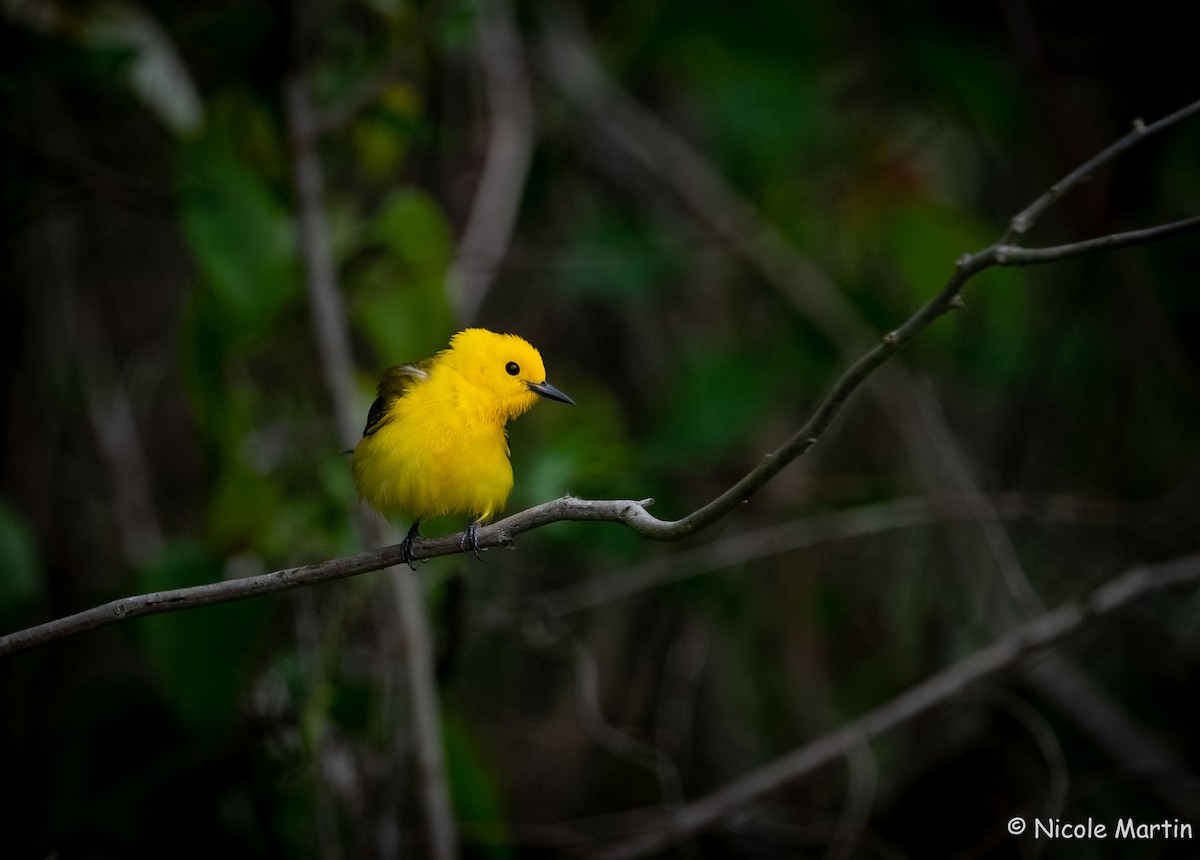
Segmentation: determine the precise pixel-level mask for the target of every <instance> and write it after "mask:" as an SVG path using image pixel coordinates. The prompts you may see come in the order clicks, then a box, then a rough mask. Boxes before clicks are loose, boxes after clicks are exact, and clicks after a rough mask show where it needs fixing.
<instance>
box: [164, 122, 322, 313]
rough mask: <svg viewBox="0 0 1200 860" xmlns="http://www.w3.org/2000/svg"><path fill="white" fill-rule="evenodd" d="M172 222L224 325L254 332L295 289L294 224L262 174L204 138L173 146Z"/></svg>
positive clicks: (211, 139)
mask: <svg viewBox="0 0 1200 860" xmlns="http://www.w3.org/2000/svg"><path fill="white" fill-rule="evenodd" d="M176 195H177V201H178V205H179V215H180V223H181V225H182V227H183V232H184V235H185V237H186V238H187V241H188V245H189V247H190V248H191V251H192V255H193V257H194V259H195V261H196V265H197V267H198V268H199V269H200V271H201V273H202V274H203V276H204V280H205V283H206V285H207V286H208V287H209V289H210V290H211V292H212V294H213V296H214V297H215V298H216V300H217V302H218V304H219V305H220V307H221V310H222V311H223V312H224V313H225V314H226V316H227V318H228V319H227V324H228V325H231V326H239V327H245V328H250V329H252V330H255V331H261V330H263V329H265V328H266V327H267V325H269V323H270V322H271V321H272V320H273V318H274V317H275V316H276V314H278V312H279V310H280V309H281V308H282V307H283V305H284V303H285V302H286V301H287V300H288V299H289V298H290V297H291V296H292V295H293V294H294V293H295V292H296V290H297V287H298V284H299V280H298V277H297V267H296V259H295V242H296V238H295V225H294V223H293V221H292V219H291V217H290V214H289V213H288V211H287V210H286V209H285V208H284V207H283V206H282V205H281V204H280V203H279V201H278V200H276V198H275V195H274V193H273V191H272V189H271V187H270V186H269V185H268V184H267V181H266V179H265V178H264V177H263V175H262V174H260V173H258V172H256V171H255V170H253V169H251V168H250V167H249V166H248V165H246V164H244V163H242V162H241V161H240V160H239V158H238V157H237V156H236V155H235V154H234V152H233V151H232V149H230V148H229V147H228V146H226V145H225V144H224V143H223V142H221V141H220V140H217V139H215V137H214V136H212V135H210V136H207V137H206V138H204V139H201V140H197V141H195V142H193V143H189V144H186V145H184V146H181V147H180V149H179V154H178V159H177V192H176Z"/></svg>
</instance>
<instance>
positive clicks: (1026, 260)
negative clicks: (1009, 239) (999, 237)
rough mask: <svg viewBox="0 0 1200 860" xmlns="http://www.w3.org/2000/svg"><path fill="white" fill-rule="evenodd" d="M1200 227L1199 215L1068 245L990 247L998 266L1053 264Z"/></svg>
mask: <svg viewBox="0 0 1200 860" xmlns="http://www.w3.org/2000/svg"><path fill="white" fill-rule="evenodd" d="M1197 229H1200V215H1198V216H1195V217H1192V218H1184V219H1182V220H1180V221H1172V222H1171V223H1169V224H1159V225H1158V226H1155V227H1147V228H1145V229H1143V230H1130V231H1129V232H1127V233H1113V234H1111V235H1109V236H1100V237H1098V238H1095V239H1085V240H1084V241H1082V242H1073V243H1071V244H1069V245H1055V246H1054V247H1051V248H1021V247H1018V246H1016V245H1005V244H1001V245H997V246H996V247H995V249H994V251H995V256H996V265H998V266H1036V265H1040V264H1042V263H1057V262H1058V261H1059V260H1066V259H1069V258H1071V257H1079V256H1081V255H1083V254H1091V253H1093V252H1095V251H1107V250H1110V249H1112V248H1124V247H1127V246H1129V245H1144V244H1146V243H1147V242H1156V241H1158V240H1160V239H1169V238H1171V237H1173V236H1181V235H1183V234H1184V233H1192V232H1195V231H1196V230H1197Z"/></svg>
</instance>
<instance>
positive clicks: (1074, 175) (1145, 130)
mask: <svg viewBox="0 0 1200 860" xmlns="http://www.w3.org/2000/svg"><path fill="white" fill-rule="evenodd" d="M1197 111H1200V101H1196V102H1192V103H1191V104H1190V105H1185V106H1184V107H1182V108H1180V109H1179V110H1177V111H1175V112H1174V113H1172V114H1168V115H1167V116H1165V117H1163V118H1162V119H1160V120H1158V121H1156V122H1153V123H1151V124H1150V125H1146V123H1145V122H1144V121H1143V120H1141V119H1136V120H1134V121H1133V127H1132V128H1131V129H1130V130H1129V132H1128V133H1127V134H1126V135H1125V136H1124V137H1121V138H1120V139H1118V140H1117V141H1115V142H1114V143H1112V144H1111V145H1109V146H1108V148H1106V149H1104V150H1102V151H1101V152H1099V153H1097V154H1096V155H1094V156H1093V157H1092V158H1090V159H1088V160H1087V161H1085V162H1084V163H1083V164H1081V165H1079V167H1076V168H1075V169H1074V170H1072V171H1071V172H1070V173H1068V174H1067V175H1066V176H1064V177H1063V178H1062V179H1061V180H1059V181H1058V182H1056V183H1055V184H1054V185H1051V186H1050V188H1049V190H1047V191H1046V193H1045V194H1043V195H1042V196H1041V197H1039V198H1038V199H1037V200H1035V201H1033V203H1031V204H1029V206H1027V207H1026V208H1025V209H1023V210H1022V211H1021V212H1019V213H1018V214H1017V215H1015V216H1013V218H1012V220H1011V221H1010V222H1009V229H1008V232H1007V233H1005V234H1004V238H1003V239H1001V240H1000V242H1001V244H1007V243H1008V242H1010V241H1012V239H1013V238H1014V237H1016V236H1023V235H1024V234H1025V233H1027V232H1029V230H1030V228H1032V227H1033V225H1034V223H1035V222H1036V221H1037V219H1038V218H1039V217H1041V215H1042V213H1043V212H1045V211H1046V210H1047V209H1049V208H1050V207H1051V206H1052V205H1054V203H1056V202H1057V201H1058V200H1059V199H1061V198H1062V196H1063V195H1064V194H1066V193H1067V192H1068V191H1070V190H1071V189H1073V188H1075V187H1076V186H1078V185H1081V184H1083V183H1084V182H1086V181H1087V180H1088V179H1089V178H1090V177H1091V175H1092V174H1093V173H1095V172H1096V171H1097V170H1098V169H1099V168H1101V167H1103V166H1104V165H1106V164H1108V163H1109V162H1111V161H1115V160H1116V159H1117V156H1119V155H1121V154H1122V153H1124V152H1125V151H1126V150H1128V149H1130V148H1132V147H1133V146H1134V145H1135V144H1137V143H1139V142H1141V141H1142V140H1144V139H1145V138H1147V137H1149V136H1150V135H1152V134H1155V133H1156V132H1160V131H1163V130H1164V129H1167V128H1170V127H1171V126H1173V125H1176V124H1177V123H1179V122H1182V121H1183V120H1185V119H1187V118H1188V117H1190V116H1191V115H1192V114H1194V113H1196V112H1197Z"/></svg>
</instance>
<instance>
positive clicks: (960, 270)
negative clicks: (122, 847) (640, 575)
mask: <svg viewBox="0 0 1200 860" xmlns="http://www.w3.org/2000/svg"><path fill="white" fill-rule="evenodd" d="M1198 104H1200V103H1198ZM1189 113H1190V111H1177V112H1176V113H1175V114H1172V115H1171V116H1170V117H1167V118H1166V120H1163V121H1160V122H1158V123H1155V124H1154V125H1153V126H1147V127H1146V128H1147V129H1153V130H1155V131H1158V130H1161V129H1162V128H1165V127H1167V125H1168V124H1169V123H1168V122H1167V121H1168V120H1170V121H1171V122H1175V121H1178V119H1180V118H1182V117H1183V116H1186V115H1189ZM1145 137H1146V135H1145V134H1142V135H1139V136H1138V138H1137V140H1142V139H1144V138H1145ZM1121 151H1123V150H1121ZM1105 152H1106V153H1112V154H1110V155H1109V156H1108V157H1109V158H1112V157H1114V156H1115V152H1114V151H1113V149H1112V147H1110V148H1109V149H1108V150H1105ZM1093 162H1095V159H1093ZM1197 229H1200V218H1193V219H1188V220H1186V221H1179V222H1175V223H1174V224H1170V225H1163V227H1161V228H1151V229H1148V230H1140V231H1134V232H1130V233H1118V234H1113V235H1112V236H1108V237H1102V238H1101V239H1095V240H1089V241H1088V242H1086V243H1077V244H1074V245H1061V246H1058V247H1056V248H1043V249H1035V250H1034V252H1033V253H1034V257H1033V258H1030V259H1028V260H1024V259H1022V257H1021V254H1022V253H1028V251H1027V250H1026V249H1019V248H1013V247H1012V246H1008V245H1000V244H997V245H992V246H991V247H989V248H985V249H984V250H982V251H979V252H978V253H975V254H964V255H963V256H962V257H960V258H959V259H958V261H957V263H956V264H955V268H954V271H953V273H952V274H951V275H950V278H949V279H948V280H947V281H946V283H945V285H944V286H943V287H942V289H941V290H940V291H939V292H938V293H937V294H936V295H935V296H934V297H933V298H932V299H931V300H930V301H929V302H927V303H926V304H925V305H924V306H923V307H921V308H920V309H919V310H918V311H917V312H916V313H914V314H913V315H912V316H911V317H909V318H908V319H907V320H906V321H905V322H904V323H903V324H902V325H900V326H899V327H898V328H896V329H894V330H893V331H891V332H889V333H888V334H887V335H885V336H884V337H883V339H882V340H881V341H879V342H878V343H877V344H876V345H875V346H874V347H873V348H872V349H871V350H869V351H868V352H867V353H866V354H864V355H863V356H862V357H860V358H859V359H858V360H857V361H855V362H854V363H853V364H851V365H850V367H849V368H848V369H847V370H846V371H845V372H844V373H843V374H842V375H841V377H840V378H839V379H838V380H837V381H836V382H835V383H834V385H833V388H832V389H831V390H830V392H829V394H828V395H826V397H825V399H824V400H823V401H822V402H821V403H820V405H819V406H818V407H817V409H816V411H815V412H814V413H813V415H812V417H811V418H810V419H809V420H808V421H807V422H805V424H804V426H802V427H801V428H800V429H799V430H798V431H797V432H796V433H795V434H793V435H792V437H791V438H790V439H788V440H787V441H786V442H785V443H784V444H783V445H781V446H780V447H779V448H777V449H776V450H774V451H772V452H770V453H769V454H767V455H766V456H765V457H763V459H762V461H761V462H760V463H759V464H758V465H757V466H756V467H755V468H753V469H751V470H750V471H749V472H748V473H747V474H746V475H744V476H743V477H742V478H741V479H740V480H738V481H737V482H736V483H734V484H733V486H731V487H730V488H729V489H728V490H726V491H725V492H724V493H722V494H721V495H719V496H718V497H717V498H715V499H713V500H712V501H711V502H709V503H708V504H706V505H704V506H702V507H700V508H698V509H697V510H695V511H692V512H691V513H690V514H687V515H686V516H684V517H682V518H680V519H678V520H660V519H658V518H656V517H654V516H652V515H651V514H650V512H649V511H648V510H647V509H646V507H647V505H648V504H649V501H650V500H644V501H641V502H637V501H630V500H620V501H597V500H586V499H575V498H570V497H567V498H562V499H558V500H556V501H553V502H547V503H546V504H543V505H539V506H537V507H534V508H530V509H528V510H526V511H522V512H520V513H518V514H514V515H513V516H511V517H508V518H507V519H505V520H501V521H500V522H497V523H493V524H492V525H490V526H487V527H485V528H482V529H480V530H479V546H480V547H481V548H483V547H493V546H507V545H510V544H511V543H512V538H513V536H515V535H517V534H520V533H521V532H524V531H528V530H529V529H532V528H536V527H538V526H542V525H546V524H547V523H551V522H557V521H560V520H576V521H581V520H591V521H607V522H618V523H622V524H623V525H625V526H627V527H628V528H630V529H632V530H633V531H635V532H637V533H638V534H640V535H643V536H644V537H648V538H652V539H654V540H663V541H673V540H679V539H681V538H684V537H687V536H688V535H691V534H694V533H695V532H697V531H699V530H701V529H703V528H706V527H707V526H709V525H712V524H713V523H714V522H716V521H717V520H719V519H721V518H722V517H724V516H726V515H727V514H729V513H730V512H732V511H734V510H736V509H737V508H738V507H740V506H741V505H742V504H743V503H744V502H745V501H746V500H748V499H749V498H750V497H751V496H753V495H754V494H755V493H756V492H757V491H758V490H759V489H761V488H762V487H763V486H764V485H765V484H766V483H767V482H768V481H770V480H771V479H772V478H773V477H775V475H777V474H778V473H779V472H780V471H782V470H783V469H784V468H785V467H786V466H787V465H788V464H790V463H791V462H792V461H793V460H795V459H796V458H797V457H800V456H801V455H803V454H805V453H806V452H808V451H809V450H810V449H811V448H812V447H813V446H814V445H815V444H816V443H817V441H818V440H819V439H820V438H821V436H822V435H823V434H824V433H825V431H826V430H828V429H829V426H830V425H831V424H832V423H833V421H834V419H835V418H837V416H838V415H839V414H840V413H841V411H842V409H843V408H844V407H845V405H846V401H847V400H848V398H849V397H850V395H851V394H853V393H854V391H855V390H856V389H857V388H858V387H859V386H860V385H861V384H862V383H863V382H864V381H865V380H866V379H868V378H869V377H870V376H871V374H872V373H874V372H875V370H876V369H878V368H879V367H880V366H881V365H883V364H884V363H885V362H886V361H887V360H888V359H890V358H891V357H892V356H893V355H895V354H896V352H898V351H899V350H900V348H901V347H902V346H904V345H905V344H906V343H908V342H909V341H910V340H912V339H913V338H914V337H915V336H916V335H917V334H919V333H920V332H921V331H923V330H924V329H925V328H927V327H928V326H929V325H930V324H931V323H932V322H933V321H934V320H936V319H937V318H938V317H940V316H941V315H942V314H944V313H946V311H948V310H949V309H950V308H952V307H954V306H956V305H957V304H958V303H959V301H960V298H959V294H960V293H961V292H962V289H963V287H964V286H965V285H966V283H967V282H968V281H969V280H970V279H971V278H972V277H974V276H975V275H977V274H978V273H979V272H981V271H984V270H985V269H988V268H991V267H992V266H997V265H1024V264H1025V263H1026V262H1028V263H1046V262H1050V261H1051V260H1054V259H1066V258H1067V257H1071V256H1076V255H1077V254H1079V253H1085V252H1086V250H1096V249H1097V248H1099V247H1117V246H1124V245H1133V244H1139V243H1143V242H1149V241H1154V240H1157V239H1161V238H1164V237H1165V236H1167V235H1179V234H1181V233H1183V232H1189V231H1193V230H1197ZM1080 245H1087V246H1088V247H1087V248H1086V250H1085V251H1080V250H1079V248H1080ZM461 551H462V549H461V547H460V545H459V540H458V538H457V536H452V537H444V538H438V539H434V540H421V541H417V542H416V543H415V545H414V546H413V557H414V558H433V557H435V556H439V555H449V554H451V553H454V552H461ZM399 561H400V552H399V547H398V546H391V547H386V548H384V549H382V550H376V551H374V552H370V553H361V554H359V555H357V556H351V557H349V558H343V559H334V560H332V561H329V562H324V563H322V564H316V565H309V566H306V567H301V568H291V569H288V570H283V571H276V572H275V573H269V574H264V575H262V576H258V577H253V578H251V579H248V580H233V581H229V582H221V583H213V584H211V585H206V586H197V587H196V588H193V589H177V590H174V591H169V592H160V593H158V594H150V595H140V596H137V597H129V598H124V599H122V600H117V601H113V602H111V603H107V604H104V605H102V606H98V607H94V608H93V609H90V610H86V611H84V612H81V613H77V614H76V615H72V616H68V617H67V618H62V619H58V620H57V621H50V622H47V623H46V624H41V625H38V626H36V627H32V628H29V629H26V630H22V631H18V632H16V633H12V634H9V635H8V636H4V637H0V656H3V655H5V654H8V653H13V652H15V651H20V650H23V649H25V648H30V647H33V646H34V645H39V644H43V643H45V642H49V641H52V640H54V639H59V638H63V637H65V636H70V635H73V634H75V633H79V632H82V631H84V630H90V629H93V628H95V627H98V626H101V625H103V624H109V623H112V622H114V621H118V620H121V619H122V618H126V617H134V616H136V615H147V614H151V613H156V612H170V611H175V610H179V609H186V608H189V607H191V606H202V605H205V604H209V603H216V602H222V601H228V600H237V599H241V598H243V597H249V596H253V595H256V594H266V593H270V592H273V591H283V590H286V589H289V588H296V587H299V586H301V585H307V584H311V583H312V582H322V581H326V580H328V579H336V578H339V577H342V576H351V575H353V574H355V573H364V572H366V571H369V570H378V569H379V568H381V567H386V566H388V565H392V564H396V563H398V562H399Z"/></svg>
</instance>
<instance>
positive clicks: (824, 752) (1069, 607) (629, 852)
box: [596, 554, 1200, 857]
mask: <svg viewBox="0 0 1200 860" xmlns="http://www.w3.org/2000/svg"><path fill="white" fill-rule="evenodd" d="M1198 579H1200V554H1197V555H1190V556H1186V557H1184V558H1179V559H1175V560H1173V561H1168V562H1163V563H1161V564H1157V565H1153V566H1150V567H1139V568H1134V569H1133V570H1130V571H1128V572H1126V573H1124V574H1121V575H1120V576H1117V577H1116V578H1114V579H1112V580H1110V581H1109V582H1107V583H1106V584H1105V585H1103V586H1101V587H1099V588H1097V589H1096V590H1095V591H1093V592H1092V593H1091V594H1089V595H1087V596H1086V597H1084V598H1082V599H1079V600H1073V601H1070V602H1069V603H1065V604H1063V605H1062V606H1059V607H1058V608H1056V609H1053V610H1051V611H1049V612H1047V613H1045V614H1044V615H1040V616H1038V617H1037V618H1035V619H1033V620H1032V621H1029V622H1027V623H1026V624H1022V625H1021V626H1019V627H1016V628H1014V629H1012V630H1009V631H1008V632H1007V633H1004V634H1003V635H1001V636H1000V637H999V638H997V639H995V640H993V642H992V643H991V644H990V645H987V646H986V647H984V648H982V649H980V650H979V651H976V652H975V653H973V654H971V655H970V656H968V657H966V658H964V659H963V660H960V661H959V662H957V663H955V664H953V665H951V666H949V667H948V668H946V669H943V670H942V671H941V672H938V673H937V674H936V675H933V676H931V677H929V678H927V679H926V680H924V681H922V682H921V683H919V684H917V685H916V686H914V687H911V688H909V689H908V690H907V691H905V692H904V693H901V694H900V695H899V696H897V697H895V698H894V699H891V700H890V701H888V702H886V703H884V704H882V705H880V706H879V707H877V708H875V709H874V710H872V711H869V712H868V713H866V714H864V715H863V716H862V717H859V718H858V719H857V720H854V721H853V722H850V723H847V724H845V725H843V726H842V727H841V728H839V729H837V730H836V731H834V732H831V733H829V734H827V735H824V736H822V737H820V738H818V739H817V740H815V741H812V742H811V743H808V744H806V745H804V746H802V747H799V748H798V749H795V750H793V751H792V752H790V753H787V754H785V755H783V756H780V757H779V758H777V759H775V760H773V761H771V762H769V763H768V764H766V765H763V766H762V767H759V768H757V769H755V770H752V771H750V772H749V773H747V774H745V775H744V776H741V777H739V778H737V779H735V780H734V781H732V782H730V783H728V784H727V785H725V786H723V787H722V788H719V789H717V790H716V791H714V792H711V793H710V794H708V795H705V796H704V797H702V798H700V799H698V800H695V801H692V802H691V803H689V804H687V805H686V806H684V807H681V808H678V809H676V810H674V811H669V812H666V813H660V814H659V815H658V816H657V820H656V821H655V822H654V823H653V824H650V825H647V824H646V815H647V811H645V810H635V811H633V812H630V813H628V814H627V815H628V821H629V822H630V823H633V824H635V825H636V826H638V827H641V828H643V829H644V832H642V833H639V834H637V835H636V836H632V837H630V838H628V839H626V840H624V841H621V842H619V843H617V844H614V845H611V846H609V848H608V849H607V850H606V851H603V852H601V853H599V854H597V855H596V856H600V857H640V856H644V855H647V854H653V853H656V852H661V851H663V850H665V849H666V848H669V847H670V846H671V845H674V844H676V843H678V842H679V841H681V840H683V839H685V838H687V837H689V836H691V835H693V834H695V833H697V832H700V831H703V830H706V829H709V828H711V827H714V826H716V825H717V824H719V823H720V822H721V821H722V820H723V819H725V818H726V817H728V816H729V815H730V814H732V813H734V812H736V811H738V810H741V809H743V808H745V806H746V805H747V804H749V803H751V802H753V801H754V800H756V799H758V798H760V797H762V796H763V795H765V794H767V793H769V792H771V791H774V790H775V789H777V788H779V787H780V786H782V785H785V784H787V783H790V782H794V781H795V780H797V779H800V778H802V777H806V776H809V775H811V774H812V773H814V772H815V771H817V770H819V769H820V768H823V767H825V766H826V765H828V764H830V763H832V762H834V761H836V760H838V759H839V758H841V757H843V756H845V755H848V754H850V752H851V751H852V750H853V749H855V748H856V747H857V746H858V745H859V744H861V743H863V741H864V739H865V740H872V739H874V738H877V737H880V736H881V735H883V734H886V733H887V732H890V731H892V730H893V729H895V728H897V727H899V726H901V725H903V724H904V723H907V722H908V721H910V720H912V719H914V718H916V717H919V716H921V715H922V714H925V713H927V712H928V711H930V710H931V709H933V708H935V707H937V706H939V705H942V704H944V703H946V702H948V701H950V700H951V699H954V698H955V697H957V696H958V695H960V694H961V693H962V692H963V691H964V690H965V689H967V688H968V687H970V686H971V685H974V684H977V683H979V682H980V681H982V680H984V679H986V678H989V677H992V676H994V675H997V674H999V673H1001V672H1005V671H1007V670H1009V669H1012V668H1013V667H1014V666H1016V665H1017V664H1018V663H1019V662H1020V661H1022V660H1023V659H1024V658H1027V657H1029V656H1030V655H1031V654H1034V653H1036V652H1038V651H1042V650H1044V649H1046V648H1048V647H1050V646H1052V645H1054V644H1055V643H1057V642H1060V641H1061V640H1063V639H1064V638H1066V637H1067V636H1069V635H1071V634H1072V633H1075V632H1076V631H1078V630H1079V629H1080V628H1082V627H1083V626H1084V625H1085V624H1087V623H1088V622H1090V621H1093V620H1095V619H1097V618H1100V617H1102V616H1105V615H1108V614H1110V613H1112V612H1116V611H1118V610H1121V609H1124V608H1125V607H1127V606H1129V605H1130V604H1131V603H1133V602H1134V601H1137V600H1139V599H1141V598H1143V597H1145V596H1147V595H1150V594H1153V593H1154V592H1157V591H1161V590H1163V589H1166V588H1170V587H1172V586H1176V585H1183V584H1185V583H1189V582H1193V581H1195V580H1198ZM609 824H610V825H612V826H614V827H618V826H619V822H613V821H611V820H610V821H609ZM625 832H629V831H628V830H625Z"/></svg>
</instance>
